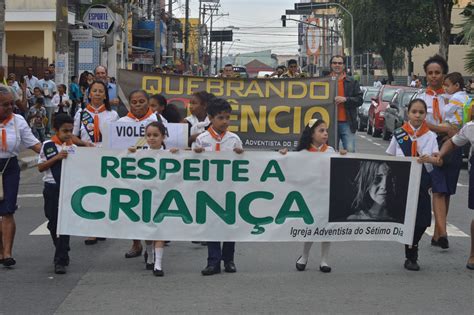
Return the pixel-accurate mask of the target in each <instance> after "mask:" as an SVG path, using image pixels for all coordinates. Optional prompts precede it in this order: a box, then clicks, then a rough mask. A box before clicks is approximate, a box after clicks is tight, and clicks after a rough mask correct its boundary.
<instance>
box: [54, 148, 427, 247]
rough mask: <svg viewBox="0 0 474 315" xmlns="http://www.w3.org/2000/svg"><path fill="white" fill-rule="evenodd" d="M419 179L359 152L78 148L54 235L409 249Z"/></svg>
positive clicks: (396, 163)
mask: <svg viewBox="0 0 474 315" xmlns="http://www.w3.org/2000/svg"><path fill="white" fill-rule="evenodd" d="M302 165H304V167H301V166H302ZM373 174H376V176H373ZM420 177H421V165H420V164H418V163H417V162H416V161H415V159H406V158H403V159H401V158H396V157H380V156H373V155H363V154H348V155H347V156H341V155H338V154H314V153H310V152H290V153H288V154H286V155H282V154H280V153H277V152H259V151H247V152H244V153H243V154H236V153H234V152H220V153H218V154H215V153H211V152H208V153H206V152H204V153H200V154H199V153H194V152H190V151H179V152H178V153H174V154H173V153H170V152H167V151H158V150H140V151H137V152H135V153H130V152H128V151H125V150H124V151H117V150H110V149H101V150H96V149H90V148H77V149H76V151H75V152H73V153H71V154H70V155H69V156H68V158H67V159H66V160H65V161H64V162H63V169H62V178H63V179H62V180H61V195H60V212H59V227H58V233H59V234H65V235H78V236H100V237H108V238H122V239H142V240H163V239H164V240H177V241H188V240H200V241H246V242H249V241H250V242H253V241H278V242H285V241H316V242H320V241H354V240H360V241H362V240H364V241H367V240H378V241H396V242H400V243H404V244H411V242H412V238H413V230H414V225H415V217H416V208H417V202H418V190H419V184H420ZM360 187H363V191H359V189H360V190H362V188H360Z"/></svg>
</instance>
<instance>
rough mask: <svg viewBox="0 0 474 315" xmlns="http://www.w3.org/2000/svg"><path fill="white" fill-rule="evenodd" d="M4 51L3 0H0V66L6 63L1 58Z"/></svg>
mask: <svg viewBox="0 0 474 315" xmlns="http://www.w3.org/2000/svg"><path fill="white" fill-rule="evenodd" d="M4 51H5V0H0V66H1V65H3V63H4V62H5V63H6V60H3V57H4V56H3V55H4Z"/></svg>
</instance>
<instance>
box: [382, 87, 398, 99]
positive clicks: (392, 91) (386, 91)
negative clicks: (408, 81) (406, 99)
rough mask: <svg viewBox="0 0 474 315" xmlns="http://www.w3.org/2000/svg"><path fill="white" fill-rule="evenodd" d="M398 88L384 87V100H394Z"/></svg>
mask: <svg viewBox="0 0 474 315" xmlns="http://www.w3.org/2000/svg"><path fill="white" fill-rule="evenodd" d="M396 90H397V89H395V88H392V89H390V88H386V89H384V90H383V95H382V101H384V102H390V101H391V100H392V98H393V95H394V94H395V91H396Z"/></svg>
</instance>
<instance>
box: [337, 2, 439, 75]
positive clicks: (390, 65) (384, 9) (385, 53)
mask: <svg viewBox="0 0 474 315" xmlns="http://www.w3.org/2000/svg"><path fill="white" fill-rule="evenodd" d="M343 5H344V6H345V7H346V8H347V9H348V10H349V11H350V12H351V13H352V15H353V16H354V28H355V30H354V41H355V43H354V44H355V45H354V46H355V50H356V53H363V52H366V51H368V50H371V51H375V52H377V53H379V54H380V55H381V56H382V59H383V61H384V63H385V66H386V67H387V73H388V78H389V81H392V80H393V70H394V65H395V61H396V55H397V54H396V53H397V51H405V50H407V51H408V52H409V54H408V55H409V58H411V51H412V50H413V49H414V48H415V47H418V46H423V45H428V44H430V43H432V42H434V41H436V29H437V28H436V20H435V19H433V16H434V14H435V8H434V5H433V3H432V2H430V1H417V0H400V1H397V2H396V3H394V2H393V1H390V0H344V1H343ZM344 31H345V34H346V35H350V20H349V17H347V16H346V17H345V18H344ZM347 37H349V36H347ZM410 61H411V60H410Z"/></svg>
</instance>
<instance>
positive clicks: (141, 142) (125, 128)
mask: <svg viewBox="0 0 474 315" xmlns="http://www.w3.org/2000/svg"><path fill="white" fill-rule="evenodd" d="M164 125H165V127H166V129H167V132H168V135H167V137H166V139H165V141H164V142H165V144H166V147H167V148H179V149H185V148H187V147H188V124H176V123H165V124H164ZM145 127H146V124H145V123H143V122H117V121H115V122H112V123H110V125H109V146H108V148H110V149H128V148H130V147H132V146H137V147H143V146H145V145H146V140H145Z"/></svg>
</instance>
